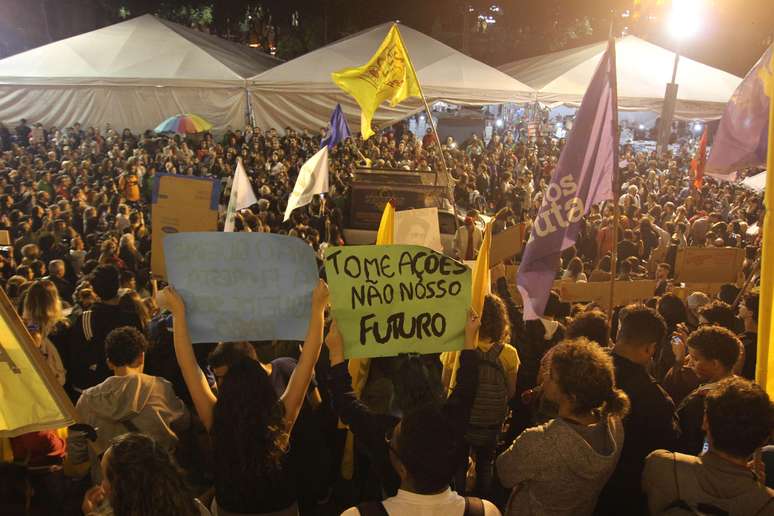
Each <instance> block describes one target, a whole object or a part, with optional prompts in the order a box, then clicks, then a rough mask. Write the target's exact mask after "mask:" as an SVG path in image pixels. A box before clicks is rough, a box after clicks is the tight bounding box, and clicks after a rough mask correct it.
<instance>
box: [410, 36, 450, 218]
mask: <svg viewBox="0 0 774 516" xmlns="http://www.w3.org/2000/svg"><path fill="white" fill-rule="evenodd" d="M395 28H396V30H397V31H398V38H400V43H401V45H403V48H404V49H406V59H408V65H409V68H410V69H411V73H412V74H413V75H414V80H415V81H416V83H417V87H418V88H419V96H420V97H422V103H423V104H424V105H425V112H426V113H427V118H428V120H430V127H431V128H432V129H433V135H434V136H435V143H436V145H437V146H438V154H439V155H440V156H441V168H443V173H444V175H445V176H446V180H447V185H446V186H447V187H448V186H449V185H448V181H449V178H450V174H449V169H448V168H447V167H446V158H445V157H444V155H443V147H442V146H441V138H440V137H439V136H438V129H437V128H436V127H435V120H433V113H432V112H431V111H430V105H429V104H428V103H427V99H426V98H425V93H424V91H422V84H420V82H419V77H418V76H417V71H416V69H415V68H414V64H413V63H412V62H411V56H410V55H409V52H408V49H407V48H406V43H405V42H404V41H403V36H402V35H401V33H400V28H399V27H398V26H397V24H396V26H395ZM434 183H435V184H434V186H438V169H437V168H436V169H435V182H434ZM451 201H452V207H453V209H454V228H455V230H456V229H457V228H458V227H459V221H458V220H457V201H456V199H455V198H454V190H452V194H451Z"/></svg>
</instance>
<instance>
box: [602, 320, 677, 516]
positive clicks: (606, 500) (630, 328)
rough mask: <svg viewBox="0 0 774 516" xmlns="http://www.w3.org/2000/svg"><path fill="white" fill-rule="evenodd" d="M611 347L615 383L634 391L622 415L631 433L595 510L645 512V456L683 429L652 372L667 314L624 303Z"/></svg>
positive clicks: (627, 432) (671, 442) (673, 440)
mask: <svg viewBox="0 0 774 516" xmlns="http://www.w3.org/2000/svg"><path fill="white" fill-rule="evenodd" d="M619 317H620V320H621V322H620V326H619V330H618V335H617V337H616V342H615V346H614V347H613V349H612V357H613V365H614V367H615V378H616V385H617V387H618V388H619V389H621V390H622V391H624V392H625V393H626V395H627V396H628V397H629V401H630V403H631V406H630V409H629V413H628V414H627V415H626V417H625V418H624V420H623V426H624V433H625V436H626V438H625V439H624V442H623V448H622V450H621V459H620V460H619V461H618V465H617V467H616V469H615V471H614V472H613V475H612V476H611V477H610V479H609V480H608V482H607V485H605V488H604V489H603V490H602V493H601V494H600V497H599V500H598V502H597V508H596V511H595V514H598V515H607V514H609V515H611V516H612V515H616V514H627V515H628V514H631V515H633V516H634V515H637V514H645V504H644V502H645V499H644V495H643V493H642V491H641V488H640V477H641V475H642V468H643V466H644V462H645V457H646V456H647V455H648V454H649V453H650V452H652V451H653V450H657V449H660V448H664V449H673V448H674V447H675V445H676V444H677V439H678V437H679V435H680V427H679V425H678V419H677V414H676V413H675V405H674V403H672V400H671V399H670V398H669V396H668V395H667V393H666V392H665V391H664V389H663V388H661V386H660V385H659V384H658V383H657V382H656V380H655V379H654V378H653V377H652V376H651V375H650V374H649V373H648V368H649V366H650V365H651V362H652V360H653V357H654V356H655V354H656V350H657V349H658V347H659V345H660V343H661V342H662V341H663V340H664V336H665V334H666V324H665V322H664V320H663V318H662V317H661V316H660V315H659V314H658V313H657V312H656V311H655V310H653V309H652V308H646V307H645V306H642V305H629V306H627V307H625V308H623V309H622V313H621V314H620V316H619Z"/></svg>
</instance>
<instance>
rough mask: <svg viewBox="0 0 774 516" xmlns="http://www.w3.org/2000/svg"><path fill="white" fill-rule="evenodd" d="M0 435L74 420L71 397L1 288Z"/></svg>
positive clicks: (49, 427)
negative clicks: (58, 380)
mask: <svg viewBox="0 0 774 516" xmlns="http://www.w3.org/2000/svg"><path fill="white" fill-rule="evenodd" d="M0 394H1V395H0V437H16V436H18V435H21V434H25V433H29V432H37V431H41V430H51V429H55V428H63V427H66V426H69V425H71V424H73V423H75V420H76V417H75V416H76V414H75V409H74V408H73V405H72V403H71V402H70V399H69V398H68V397H67V394H65V392H64V390H63V389H62V386H61V385H59V383H58V382H57V380H56V378H55V377H54V374H53V373H52V372H51V369H50V368H49V367H48V365H47V364H46V363H45V361H44V359H43V355H42V354H41V353H40V352H39V351H38V350H37V348H36V347H35V344H34V343H33V341H32V337H31V336H30V334H29V333H28V332H27V329H26V328H25V326H24V323H23V322H22V320H21V319H20V318H19V315H18V314H17V313H16V311H15V310H14V308H13V305H12V304H11V301H10V300H9V299H8V296H7V295H6V294H5V291H3V290H2V289H0Z"/></svg>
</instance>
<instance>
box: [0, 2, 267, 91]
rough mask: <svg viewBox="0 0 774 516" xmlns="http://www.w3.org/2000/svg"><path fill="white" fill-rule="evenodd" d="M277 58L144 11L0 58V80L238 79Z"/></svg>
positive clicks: (157, 83)
mask: <svg viewBox="0 0 774 516" xmlns="http://www.w3.org/2000/svg"><path fill="white" fill-rule="evenodd" d="M281 62H282V61H281V60H279V59H276V58H274V57H272V56H270V55H268V54H265V53H263V52H258V51H256V50H253V49H251V48H249V47H246V46H244V45H238V44H236V43H232V42H230V41H226V40H224V39H221V38H218V37H216V36H212V35H210V34H205V33H203V32H199V31H196V30H193V29H189V28H187V27H184V26H182V25H178V24H177V23H172V22H170V21H167V20H164V19H161V18H156V17H155V16H152V15H150V14H146V15H143V16H139V17H137V18H133V19H131V20H127V21H124V22H121V23H116V24H115V25H110V26H108V27H104V28H102V29H97V30H94V31H91V32H87V33H84V34H80V35H78V36H73V37H71V38H67V39H63V40H61V41H56V42H54V43H50V44H48V45H43V46H42V47H37V48H33V49H32V50H28V51H26V52H22V53H20V54H16V55H14V56H11V57H8V58H6V59H3V60H0V84H20V83H22V84H84V83H88V84H95V83H96V84H116V85H118V84H133V85H152V86H161V85H166V84H180V83H191V82H195V83H200V82H201V83H204V81H208V82H209V81H226V82H236V83H239V84H242V81H244V79H246V78H247V77H250V76H252V75H255V74H256V73H261V72H263V71H266V70H268V69H269V68H271V67H272V66H275V65H277V64H279V63H281Z"/></svg>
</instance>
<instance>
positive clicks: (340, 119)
mask: <svg viewBox="0 0 774 516" xmlns="http://www.w3.org/2000/svg"><path fill="white" fill-rule="evenodd" d="M349 135H350V132H349V126H348V125H347V119H346V118H345V117H344V112H342V111H341V104H336V109H334V110H333V114H332V115H331V121H330V123H329V124H328V134H327V135H326V136H325V138H323V139H322V141H321V142H320V148H322V147H325V146H327V147H328V148H329V149H332V148H333V146H334V145H336V144H337V143H339V142H343V141H344V140H346V139H347V138H349Z"/></svg>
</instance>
